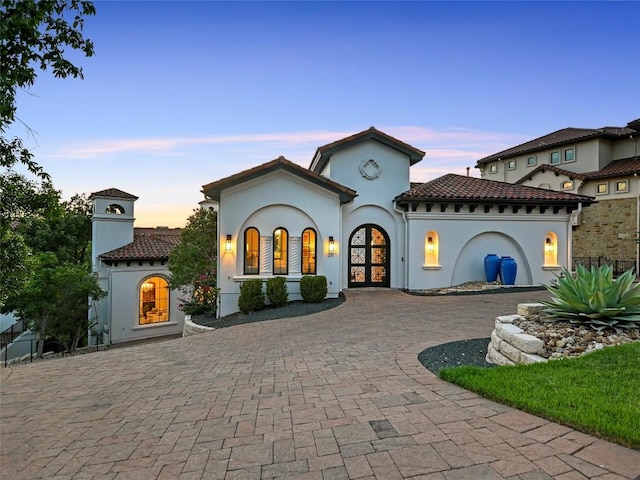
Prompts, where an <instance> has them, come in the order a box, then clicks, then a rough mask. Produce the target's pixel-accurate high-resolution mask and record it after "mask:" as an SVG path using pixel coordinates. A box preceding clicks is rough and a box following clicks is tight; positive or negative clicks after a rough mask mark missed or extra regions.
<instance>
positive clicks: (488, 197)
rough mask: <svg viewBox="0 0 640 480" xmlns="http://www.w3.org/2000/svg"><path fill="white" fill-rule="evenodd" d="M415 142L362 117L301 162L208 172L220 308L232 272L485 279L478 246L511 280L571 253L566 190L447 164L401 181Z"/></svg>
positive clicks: (291, 283)
mask: <svg viewBox="0 0 640 480" xmlns="http://www.w3.org/2000/svg"><path fill="white" fill-rule="evenodd" d="M424 156H425V152H423V151H421V150H420V149H418V148H416V147H413V146H411V145H408V144H406V143H404V142H402V141H401V140H398V139H396V138H393V137H392V136H390V135H388V134H386V133H384V132H381V131H380V130H377V129H376V128H374V127H371V128H369V129H367V130H365V131H362V132H359V133H356V134H354V135H351V136H349V137H347V138H344V139H341V140H338V141H336V142H333V143H330V144H328V145H325V146H322V147H319V148H318V149H317V150H316V153H315V155H314V157H313V159H312V160H311V164H310V166H309V168H304V167H301V166H299V165H297V164H295V163H293V162H291V161H289V160H287V159H286V158H284V157H279V158H277V159H275V160H272V161H270V162H267V163H264V164H262V165H259V166H257V167H254V168H251V169H249V170H245V171H243V172H240V173H237V174H235V175H231V176H229V177H226V178H223V179H220V180H217V181H214V182H211V183H208V184H206V185H204V186H203V188H202V191H203V193H204V195H205V198H206V199H208V200H211V201H214V202H215V203H217V204H218V212H219V213H218V234H219V238H218V239H217V241H218V245H219V246H220V247H219V248H218V256H219V258H218V286H219V287H220V289H221V294H220V312H219V313H220V315H221V316H224V315H228V314H231V313H234V312H236V311H238V305H237V303H238V298H239V292H240V285H241V284H242V282H244V281H246V280H248V279H252V278H262V279H267V278H269V277H271V276H274V275H281V276H284V277H285V278H286V280H287V288H288V291H289V298H290V299H299V298H300V294H299V291H300V290H299V282H300V280H301V278H302V277H303V276H304V275H324V276H326V278H327V284H328V297H334V298H335V297H337V296H338V295H339V294H340V292H341V291H342V290H343V289H346V288H358V287H382V288H385V287H386V288H398V289H405V290H409V291H418V290H425V289H430V288H436V287H446V286H452V285H457V284H460V283H464V282H467V281H475V280H483V279H484V278H485V275H484V257H485V256H486V255H487V254H491V253H493V254H497V255H500V256H510V257H512V258H514V259H515V260H516V262H517V265H518V271H517V277H516V284H519V285H538V284H547V283H549V282H550V281H551V280H553V279H554V278H555V274H557V273H559V271H560V269H561V268H562V267H564V266H569V265H570V259H571V255H572V252H571V245H572V233H573V230H572V224H571V222H572V215H573V213H574V212H576V211H577V210H582V209H584V208H585V207H587V206H589V205H590V204H591V203H593V201H594V199H593V198H592V197H591V196H586V195H579V194H576V193H573V192H565V191H554V190H549V189H546V188H535V187H531V186H526V185H521V184H516V183H515V182H512V183H509V182H505V181H504V179H503V181H495V180H489V179H481V178H473V177H469V176H461V175H454V174H449V175H445V176H443V177H440V178H437V179H435V180H432V181H430V182H427V183H423V184H417V183H412V182H411V181H410V168H411V166H412V165H415V164H416V163H418V162H420V161H422V160H423V158H424Z"/></svg>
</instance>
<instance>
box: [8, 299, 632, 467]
mask: <svg viewBox="0 0 640 480" xmlns="http://www.w3.org/2000/svg"><path fill="white" fill-rule="evenodd" d="M546 295H547V293H546V292H544V291H535V292H525V293H509V294H486V295H473V296H443V297H420V296H413V295H407V294H404V293H402V292H399V291H395V290H361V291H353V290H350V291H347V292H346V297H347V301H346V302H344V303H343V304H342V305H340V306H339V307H336V308H334V309H331V310H327V311H324V312H321V313H318V314H314V315H310V316H305V317H298V318H292V319H283V320H274V321H267V322H261V323H253V324H246V325H239V326H235V327H230V328H225V329H219V330H215V331H213V332H208V333H203V334H200V335H195V336H190V337H186V338H179V339H174V340H170V341H166V342H158V343H150V344H145V345H138V346H135V347H128V348H118V349H111V350H108V351H104V352H98V353H94V354H89V355H81V356H76V357H67V358H62V359H57V360H48V361H43V362H37V363H33V364H27V365H20V366H17V367H14V368H10V369H4V370H3V371H2V372H1V374H2V388H1V398H0V400H1V403H0V420H1V424H0V425H1V428H0V446H1V457H0V469H1V470H0V477H1V478H11V479H37V478H46V479H58V478H60V479H63V478H64V479H118V480H120V479H128V478H139V479H155V478H158V479H160V478H167V479H177V478H179V479H271V478H278V479H280V478H283V479H284V478H286V479H299V480H303V479H304V480H328V479H368V480H370V479H380V480H393V479H402V478H411V479H415V480H458V479H459V480H463V479H472V480H477V479H489V480H491V479H502V478H509V479H522V480H533V479H549V478H558V479H564V480H571V479H585V478H588V479H600V480H614V479H635V478H636V476H637V475H639V474H640V452H638V451H634V450H630V449H626V448H624V447H621V446H618V445H615V444H612V443H609V442H605V441H602V440H598V439H596V438H594V437H591V436H588V435H585V434H582V433H579V432H576V431H575V430H572V429H570V428H567V427H564V426H561V425H558V424H555V423H552V422H549V421H546V420H543V419H540V418H538V417H535V416H532V415H529V414H525V413H522V412H519V411H517V410H514V409H511V408H509V407H506V406H503V405H500V404H497V403H495V402H492V401H489V400H486V399H483V398H481V397H479V396H478V395H476V394H474V393H471V392H468V391H466V390H464V389H461V388H459V387H457V386H454V385H452V384H449V383H447V382H444V381H442V380H440V379H439V378H438V377H436V376H435V375H433V374H432V373H431V372H429V371H428V370H426V369H425V368H424V367H423V366H422V365H421V364H420V362H419V361H418V358H417V357H418V354H419V352H421V351H422V350H424V349H425V348H426V347H429V346H432V345H436V344H440V343H445V342H450V341H455V340H462V339H470V338H482V337H488V336H489V335H490V333H491V330H492V329H493V324H494V319H495V317H496V316H498V315H504V314H511V313H514V312H515V311H516V305H517V304H518V303H523V302H531V301H539V300H541V299H543V298H545V296H546Z"/></svg>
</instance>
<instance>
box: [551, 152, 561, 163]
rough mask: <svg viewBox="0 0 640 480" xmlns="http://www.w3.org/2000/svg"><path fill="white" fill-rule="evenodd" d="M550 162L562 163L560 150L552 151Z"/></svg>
mask: <svg viewBox="0 0 640 480" xmlns="http://www.w3.org/2000/svg"><path fill="white" fill-rule="evenodd" d="M549 163H550V164H551V165H556V164H558V163H560V152H551V157H550V159H549Z"/></svg>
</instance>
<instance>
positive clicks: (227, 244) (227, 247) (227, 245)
mask: <svg viewBox="0 0 640 480" xmlns="http://www.w3.org/2000/svg"><path fill="white" fill-rule="evenodd" d="M224 251H225V252H230V251H231V235H227V240H226V241H225V242H224Z"/></svg>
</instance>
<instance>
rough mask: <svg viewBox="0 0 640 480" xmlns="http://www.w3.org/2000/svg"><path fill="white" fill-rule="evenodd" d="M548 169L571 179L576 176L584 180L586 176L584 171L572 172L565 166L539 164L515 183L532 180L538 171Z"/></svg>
mask: <svg viewBox="0 0 640 480" xmlns="http://www.w3.org/2000/svg"><path fill="white" fill-rule="evenodd" d="M547 170H549V171H551V172H554V173H557V174H558V175H565V176H567V177H569V179H571V180H573V179H574V178H577V179H579V180H584V179H585V178H586V177H585V174H584V173H576V172H572V171H570V170H565V169H564V168H560V167H556V166H555V165H538V166H537V167H536V168H534V169H533V170H531V171H530V172H528V173H527V174H526V175H525V176H524V177H522V178H520V179H519V180H517V181H516V182H514V183H515V184H516V185H520V184H522V183H524V182H526V181H527V180H531V179H532V178H533V177H534V176H535V175H536V174H537V173H538V172H546V171H547Z"/></svg>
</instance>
